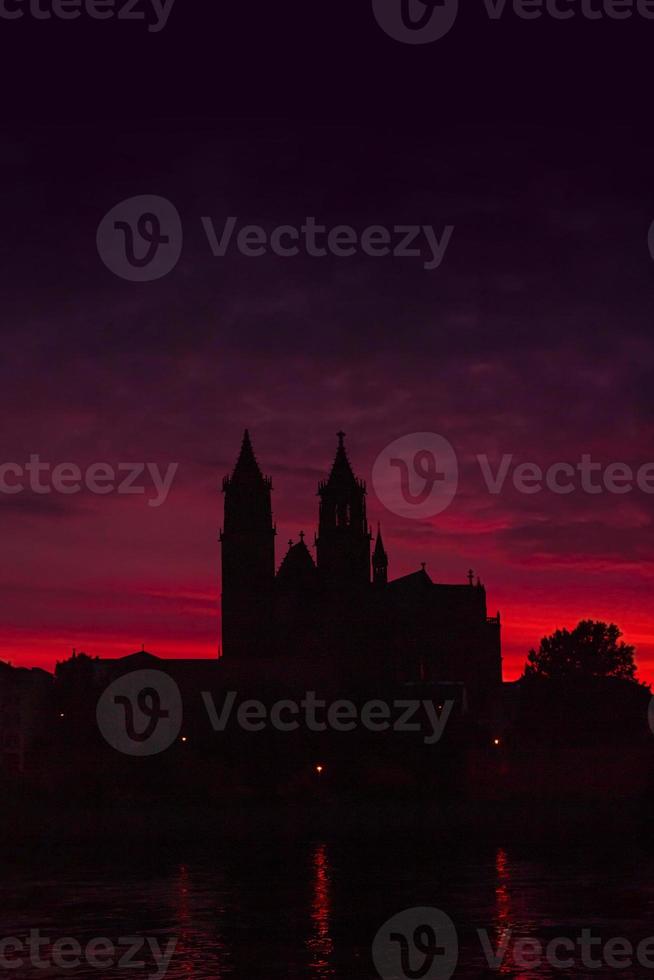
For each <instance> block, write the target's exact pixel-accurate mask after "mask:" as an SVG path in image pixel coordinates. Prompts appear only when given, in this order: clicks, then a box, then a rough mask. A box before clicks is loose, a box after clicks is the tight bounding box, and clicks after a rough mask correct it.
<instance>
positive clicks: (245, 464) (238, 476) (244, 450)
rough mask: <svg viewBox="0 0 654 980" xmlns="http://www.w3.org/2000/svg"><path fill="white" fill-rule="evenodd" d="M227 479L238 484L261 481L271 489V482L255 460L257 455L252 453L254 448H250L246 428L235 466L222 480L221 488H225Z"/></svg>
mask: <svg viewBox="0 0 654 980" xmlns="http://www.w3.org/2000/svg"><path fill="white" fill-rule="evenodd" d="M226 481H229V482H232V483H234V482H235V483H238V484H248V483H249V484H250V485H257V484H259V483H263V484H264V485H266V486H268V488H269V489H272V483H271V481H270V479H268V478H267V477H264V475H263V473H262V472H261V468H260V466H259V464H258V462H257V457H256V456H255V455H254V449H253V448H252V440H251V439H250V431H249V429H246V430H245V432H244V433H243V442H242V443H241V451H240V453H239V456H238V459H237V461H236V466H235V467H234V472H233V474H232V476H231V478H230V477H225V480H223V489H226V487H225V482H226Z"/></svg>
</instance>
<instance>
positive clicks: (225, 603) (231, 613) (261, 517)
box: [220, 429, 275, 658]
mask: <svg viewBox="0 0 654 980" xmlns="http://www.w3.org/2000/svg"><path fill="white" fill-rule="evenodd" d="M271 490H272V481H271V480H270V479H269V478H268V477H264V475H263V473H262V472H261V469H260V468H259V464H258V463H257V460H256V457H255V455H254V450H253V448H252V441H251V439H250V433H249V432H248V430H247V429H246V430H245V433H244V435H243V442H242V444H241V450H240V453H239V456H238V459H237V461H236V466H235V467H234V471H233V473H232V475H231V476H226V477H225V478H224V480H223V493H224V494H225V526H224V529H223V531H222V532H221V535H220V541H221V543H222V625H223V651H224V653H225V656H228V657H230V658H231V657H234V656H239V655H240V656H244V655H256V654H257V652H258V653H259V654H261V652H262V651H263V650H265V649H266V648H267V647H269V645H270V634H271V622H272V618H271V617H272V592H273V587H274V578H275V526H274V524H273V519H272V503H271Z"/></svg>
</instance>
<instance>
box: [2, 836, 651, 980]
mask: <svg viewBox="0 0 654 980" xmlns="http://www.w3.org/2000/svg"><path fill="white" fill-rule="evenodd" d="M653 872H654V863H653V861H652V858H651V857H650V855H649V852H648V851H647V850H644V849H643V850H641V848H640V847H639V846H638V843H637V842H633V841H624V842H620V841H614V842H612V846H611V847H606V846H601V842H600V843H592V842H590V841H586V842H584V844H583V845H578V844H577V845H575V846H573V845H567V846H566V847H554V846H552V847H549V848H538V847H533V846H531V847H526V846H525V845H521V846H518V845H515V846H513V845H511V844H510V843H505V844H503V845H502V846H499V845H491V844H485V845H480V846H477V847H476V846H474V845H472V844H470V843H469V842H466V841H465V840H458V841H457V842H455V843H453V842H452V841H451V840H450V841H448V842H447V843H446V842H444V841H440V840H439V839H438V835H434V837H432V838H430V837H429V835H424V834H422V835H421V836H420V837H416V838H415V839H414V838H412V836H411V834H410V833H408V832H407V833H402V834H399V835H391V836H390V839H389V838H384V837H380V836H379V835H375V836H374V837H370V838H368V839H366V838H360V839H358V840H357V842H356V843H353V842H348V841H347V840H343V839H342V838H341V839H337V838H336V837H334V838H331V837H330V836H329V835H320V836H318V837H315V838H311V837H309V838H307V839H304V840H302V841H291V842H289V841H288V840H286V841H284V842H281V843H280V842H279V841H274V840H268V839H267V838H266V833H265V831H264V832H261V833H260V834H258V835H257V836H255V837H253V838H252V839H249V840H248V839H243V838H241V839H240V840H238V841H227V840H225V841H223V842H221V841H219V840H218V841H214V842H213V845H212V847H211V848H210V849H208V848H206V847H197V846H194V847H190V846H188V847H186V846H179V845H178V846H177V847H175V848H174V850H171V849H170V848H168V849H163V848H162V849H157V848H154V849H152V848H150V849H149V850H148V852H147V853H145V852H144V851H143V849H142V848H141V847H139V846H138V845H130V846H129V847H127V846H126V847H125V848H121V847H120V846H116V845H115V844H114V845H112V846H111V847H110V848H109V847H107V846H105V845H104V844H103V842H102V841H101V840H98V842H97V845H96V846H95V847H92V848H89V847H86V848H85V849H84V850H83V851H80V850H78V851H74V850H70V849H68V850H65V849H61V850H58V849H57V848H56V847H52V848H50V847H48V848H46V849H43V850H41V851H36V850H34V849H33V848H24V849H23V850H22V851H14V850H11V849H7V850H6V853H4V854H3V873H2V900H1V908H0V933H1V935H2V937H3V938H8V937H23V938H24V937H26V936H27V934H28V933H29V931H30V929H38V930H40V933H41V935H42V936H43V937H45V938H47V939H48V940H49V945H48V946H44V947H43V948H42V949H41V953H40V956H41V959H42V961H43V962H44V963H46V964H49V965H47V966H45V967H44V968H39V967H38V966H36V965H30V964H29V962H24V964H23V965H22V966H21V967H20V969H11V970H9V969H7V970H6V971H5V970H1V969H0V974H2V975H4V976H16V977H19V978H23V977H25V978H31V977H47V978H50V977H64V976H74V977H99V976H104V977H110V978H114V977H123V978H126V977H137V978H140V977H147V976H154V975H157V976H162V975H163V969H164V968H163V966H161V967H160V968H159V970H158V967H157V964H156V962H155V959H154V958H153V955H152V952H151V951H148V952H147V954H141V957H137V958H142V959H144V962H145V965H143V966H139V967H135V966H133V965H132V966H129V965H127V964H125V965H123V966H118V965H117V963H116V961H117V960H118V959H119V958H120V957H121V956H123V955H124V954H125V953H126V951H127V946H126V945H119V940H121V939H126V938H127V937H150V938H151V939H152V940H156V941H157V942H158V943H159V944H160V945H161V947H162V948H164V949H165V947H166V943H167V942H168V941H169V940H172V939H174V940H176V946H175V950H174V953H173V955H172V958H171V960H170V964H169V966H168V969H167V972H166V973H165V975H166V976H167V977H168V978H169V980H181V978H191V977H193V978H207V980H209V978H211V980H218V978H221V977H239V978H240V977H243V978H252V977H268V978H271V980H275V978H282V977H284V978H294V977H298V978H300V977H301V978H316V980H321V978H330V977H336V978H342V980H348V978H358V977H366V978H368V977H370V978H372V977H376V976H377V975H378V974H377V972H376V970H375V966H374V964H373V960H372V957H371V945H372V943H373V940H374V937H375V935H376V933H377V932H378V930H379V929H380V927H381V926H382V924H383V923H384V922H385V921H386V920H388V919H389V918H390V917H392V916H394V915H396V914H397V913H399V912H401V911H402V910H406V909H411V908H414V907H420V906H426V907H436V908H438V909H440V910H442V911H443V912H446V913H447V915H448V916H449V917H450V918H451V919H452V921H453V922H454V924H455V926H456V930H457V933H458V942H459V947H460V948H459V956H458V964H457V966H456V970H455V973H454V976H455V977H464V978H468V977H469V978H478V977H485V976H487V977H492V976H501V977H504V978H506V977H509V978H536V977H538V978H549V977H562V976H599V977H605V976H606V977H608V976H614V975H616V973H617V974H619V975H620V976H622V977H624V978H627V980H628V978H631V977H641V976H652V977H654V943H653V944H652V948H651V951H650V957H651V959H650V962H651V967H648V966H647V965H646V964H645V965H638V963H635V964H634V965H633V966H631V967H627V968H625V969H620V970H617V969H616V968H615V967H612V966H610V965H608V964H607V963H604V964H603V965H602V966H600V967H598V968H587V967H585V966H584V965H583V962H582V960H581V952H580V951H579V950H577V952H574V953H566V951H565V950H560V951H559V955H560V957H561V958H562V959H564V960H565V958H566V956H568V955H569V956H572V957H573V958H574V960H575V963H574V966H572V967H569V968H566V969H564V968H562V967H557V966H556V965H553V964H551V963H548V962H544V963H540V964H538V963H534V964H533V965H531V966H520V965H517V964H516V963H515V961H514V959H513V953H512V950H513V949H514V946H513V944H514V942H515V941H516V940H518V939H521V938H529V939H535V940H538V941H539V942H540V943H542V944H543V946H546V945H547V943H548V942H549V941H550V940H552V939H554V938H556V937H567V938H568V939H571V940H573V941H574V940H575V939H577V938H578V937H580V936H581V935H582V930H583V929H584V928H586V929H589V930H590V931H591V934H592V935H593V936H595V937H598V938H601V940H602V943H601V944H600V945H595V946H594V947H593V953H592V955H593V956H595V957H598V956H599V957H600V958H601V957H602V955H603V954H602V947H603V944H604V943H605V942H607V941H608V940H609V939H612V938H614V937H624V938H625V939H626V940H627V941H628V942H630V943H632V944H633V946H634V947H635V946H636V945H637V944H638V943H639V942H640V941H641V940H643V939H644V938H646V937H648V936H654V884H653ZM411 916H412V914H411V913H409V915H408V918H407V919H406V921H407V923H408V925H407V934H409V933H410V931H411V928H412V927H413V926H412V925H411V924H412V923H413V924H415V922H414V919H413V918H412V917H411ZM418 917H419V916H418ZM479 929H481V930H485V931H486V932H487V934H488V939H489V942H490V943H491V944H492V945H493V946H496V945H497V943H498V942H499V940H500V939H501V937H502V936H509V937H510V943H509V945H508V948H507V954H506V957H505V959H504V961H503V962H502V963H501V964H500V965H499V966H498V968H497V969H491V968H490V967H489V965H488V963H487V961H486V959H485V957H484V952H483V949H482V946H481V943H480V939H479V936H478V934H477V930H479ZM64 937H73V938H75V939H76V940H77V941H78V942H79V943H80V944H81V945H82V946H84V947H85V946H86V944H88V943H89V942H90V941H91V940H92V939H94V938H97V937H106V938H107V939H108V940H111V942H112V943H113V944H115V945H116V947H118V952H117V953H116V954H115V959H114V960H112V961H111V962H112V964H113V965H109V966H108V967H106V968H105V969H102V970H100V969H99V968H97V967H96V966H93V965H90V964H89V963H88V962H84V957H82V960H83V961H82V962H81V963H80V965H79V966H78V967H76V968H66V969H63V968H60V967H57V966H54V965H53V964H52V962H51V959H50V957H51V953H52V943H54V941H55V940H56V939H63V938H64ZM5 952H6V955H7V957H8V958H10V954H11V955H18V954H14V951H13V950H12V951H9V950H5ZM105 953H106V951H105ZM106 956H107V957H108V958H106V959H104V960H102V962H103V963H109V960H110V959H111V957H110V956H109V954H106ZM633 959H634V960H635V959H636V954H635V953H634V956H633ZM411 962H412V963H414V965H415V963H424V962H425V960H424V958H421V959H419V960H418V961H413V960H412V961H411ZM5 966H6V964H5ZM399 975H401V974H398V976H399ZM425 975H426V976H427V977H435V978H437V980H441V978H442V977H444V976H448V975H449V974H448V973H447V972H443V969H442V968H441V967H439V961H438V957H437V958H436V959H435V960H434V966H433V967H432V969H431V971H428V972H427V973H426V974H425Z"/></svg>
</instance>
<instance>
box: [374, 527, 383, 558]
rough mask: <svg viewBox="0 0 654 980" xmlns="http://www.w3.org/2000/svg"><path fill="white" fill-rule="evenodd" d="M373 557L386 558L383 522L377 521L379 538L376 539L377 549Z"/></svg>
mask: <svg viewBox="0 0 654 980" xmlns="http://www.w3.org/2000/svg"><path fill="white" fill-rule="evenodd" d="M373 557H374V558H375V559H384V558H386V549H385V548H384V542H383V540H382V533H381V524H380V523H379V521H377V538H376V539H375V550H374V552H373Z"/></svg>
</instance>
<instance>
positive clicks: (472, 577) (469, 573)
mask: <svg viewBox="0 0 654 980" xmlns="http://www.w3.org/2000/svg"><path fill="white" fill-rule="evenodd" d="M474 577H475V573H474V572H473V570H472V569H469V571H468V582H469V584H470V585H472V582H473V579H474Z"/></svg>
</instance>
